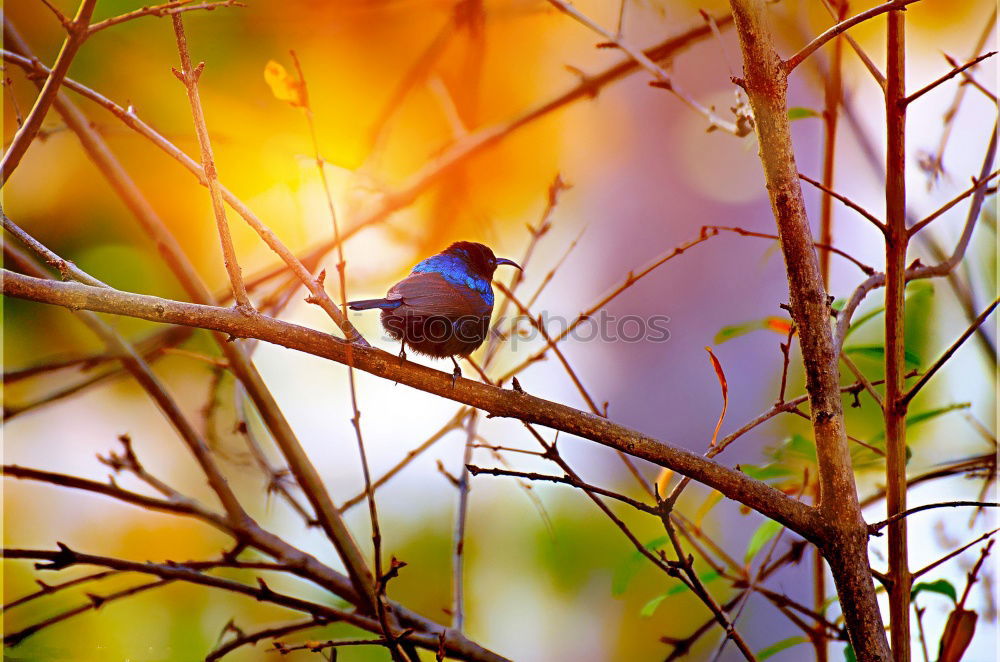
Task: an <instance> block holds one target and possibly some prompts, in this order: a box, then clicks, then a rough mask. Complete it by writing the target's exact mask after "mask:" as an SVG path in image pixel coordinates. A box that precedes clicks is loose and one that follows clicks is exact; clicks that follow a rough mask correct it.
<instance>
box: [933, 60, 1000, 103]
mask: <svg viewBox="0 0 1000 662" xmlns="http://www.w3.org/2000/svg"><path fill="white" fill-rule="evenodd" d="M944 59H945V60H947V61H948V64H950V65H951V66H953V67H957V66H958V62H956V61H955V58H953V57H952V56H950V55H948V54H947V53H944ZM962 79H963V82H962V84H963V85H972V86H973V87H974V88H976V89H977V90H979V91H980V92H982V93H983V96H985V97H986V98H987V99H989V100H990V101H992V102H993V103H995V104H1000V99H997V95H996V94H995V93H993V92H990V91H989V90H987V89H986V87H985V86H984V85H983V84H982V83H980V82H979V81H978V80H976V78H975V76H973V75H972V73H971V72H968V71H963V72H962Z"/></svg>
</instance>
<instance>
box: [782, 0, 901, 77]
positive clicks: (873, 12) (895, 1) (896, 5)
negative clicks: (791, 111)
mask: <svg viewBox="0 0 1000 662" xmlns="http://www.w3.org/2000/svg"><path fill="white" fill-rule="evenodd" d="M917 1H918V0H890V1H889V2H885V3H882V4H881V5H877V6H875V7H872V8H871V9H869V10H867V11H863V12H861V13H860V14H855V15H854V16H852V17H851V18H848V19H846V20H843V21H841V22H839V23H837V24H836V25H834V26H833V27H831V28H829V29H828V30H827V31H826V32H824V33H823V34H821V35H819V36H818V37H816V38H815V39H813V40H812V41H810V42H809V43H808V44H806V45H805V46H803V47H802V49H801V50H799V52H798V53H796V54H795V55H793V56H791V57H790V58H788V59H787V60H785V61H784V63H783V67H784V69H785V72H786V73H788V72H791V71H792V69H794V68H795V67H797V66H799V65H800V64H802V61H803V60H805V59H806V58H807V57H809V56H810V55H812V54H813V53H815V52H816V50H818V49H819V47H820V46H822V45H823V44H825V43H826V42H828V41H830V40H831V39H833V38H834V37H836V36H837V35H839V34H840V33H842V32H844V31H846V30H849V29H851V28H853V27H854V26H855V25H858V24H859V23H863V22H865V21H867V20H868V19H870V18H874V17H876V16H879V15H881V14H884V13H886V12H890V11H894V10H901V9H905V8H906V5H910V4H913V3H914V2H917Z"/></svg>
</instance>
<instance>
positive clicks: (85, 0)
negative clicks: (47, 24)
mask: <svg viewBox="0 0 1000 662" xmlns="http://www.w3.org/2000/svg"><path fill="white" fill-rule="evenodd" d="M96 4H97V0H82V1H81V2H80V8H79V9H78V10H77V12H76V16H74V17H73V20H72V21H71V22H69V23H64V26H65V27H66V30H67V35H66V39H65V40H64V41H63V45H62V48H61V49H60V50H59V55H58V56H57V57H56V61H55V64H53V65H52V69H50V70H49V71H48V72H47V76H48V77H47V78H46V79H45V84H44V85H42V89H41V91H40V92H39V93H38V96H37V97H36V98H35V103H34V105H33V106H32V107H31V111H30V112H29V113H28V116H27V117H26V118H25V120H24V123H23V124H21V126H20V127H18V129H17V132H16V133H15V134H14V138H13V140H11V143H10V145H8V147H7V151H5V152H4V155H3V160H2V161H0V187H3V185H4V184H6V183H7V179H8V178H9V177H10V175H11V173H12V172H14V169H15V168H17V166H18V164H19V163H20V162H21V158H22V157H23V156H24V153H25V152H26V151H28V146H29V145H31V143H32V141H33V140H34V139H35V136H37V135H38V130H39V129H40V128H42V120H43V119H45V114H46V113H47V112H48V110H49V107H50V106H51V105H52V102H53V101H55V98H56V95H57V94H59V87H60V85H62V82H63V79H64V78H65V77H66V72H67V71H69V65H70V64H72V63H73V58H74V57H76V53H77V51H78V50H80V46H82V45H83V42H84V41H86V40H87V34H88V33H87V26H88V25H89V24H90V17H91V15H93V13H94V5H96Z"/></svg>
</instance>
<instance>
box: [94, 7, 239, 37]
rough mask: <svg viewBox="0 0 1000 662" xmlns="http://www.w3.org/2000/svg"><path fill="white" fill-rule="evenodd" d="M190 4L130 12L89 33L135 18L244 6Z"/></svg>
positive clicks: (95, 27) (102, 22)
mask: <svg viewBox="0 0 1000 662" xmlns="http://www.w3.org/2000/svg"><path fill="white" fill-rule="evenodd" d="M191 2H193V0H174V2H166V3H164V4H162V5H155V6H152V7H143V8H142V9H136V10H135V11H130V12H128V13H126V14H121V15H119V16H113V17H111V18H106V19H104V20H103V21H98V22H97V23H94V24H92V25H91V26H90V29H89V32H90V34H94V33H95V32H99V31H100V30H103V29H105V28H110V27H111V26H113V25H118V24H119V23H125V22H126V21H131V20H133V19H136V18H142V17H143V16H156V17H157V18H163V17H164V16H172V15H174V14H180V13H181V12H188V11H197V10H200V9H204V10H206V11H212V10H213V9H218V8H219V7H245V6H246V5H245V4H244V3H243V2H240V1H239V0H218V1H217V2H201V3H198V4H196V5H192V4H190V3H191Z"/></svg>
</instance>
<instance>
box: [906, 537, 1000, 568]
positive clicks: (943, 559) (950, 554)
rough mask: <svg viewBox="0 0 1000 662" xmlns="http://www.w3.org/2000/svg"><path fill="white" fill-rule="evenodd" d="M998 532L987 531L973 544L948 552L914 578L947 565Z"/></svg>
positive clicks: (969, 543)
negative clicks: (944, 564)
mask: <svg viewBox="0 0 1000 662" xmlns="http://www.w3.org/2000/svg"><path fill="white" fill-rule="evenodd" d="M998 531H1000V529H993V530H992V531H987V532H986V533H984V534H983V535H981V536H979V537H978V538H976V539H975V540H973V541H972V542H968V543H966V544H964V545H962V546H961V547H959V548H958V549H953V550H951V551H950V552H948V553H947V554H945V555H944V556H942V557H941V558H939V559H938V560H936V561H933V562H931V563H928V564H927V565H925V566H924V567H923V568H921V569H920V570H917V571H915V572H914V573H913V578H914V579H916V578H917V577H921V576H923V575H926V574H927V573H928V572H930V571H931V570H933V569H934V568H936V567H938V566H939V565H941V564H942V563H946V562H947V561H950V560H951V559H953V558H955V557H956V556H958V555H959V554H961V553H962V552H964V551H965V550H967V549H969V548H970V547H974V546H975V545H978V544H979V543H981V542H982V541H984V540H987V539H989V538H992V537H993V536H995V535H996V534H997V532H998Z"/></svg>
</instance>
